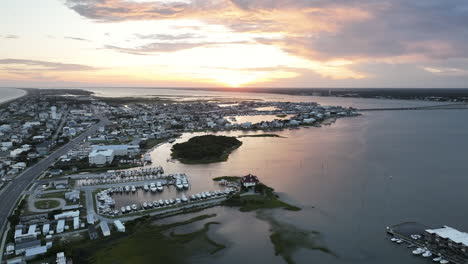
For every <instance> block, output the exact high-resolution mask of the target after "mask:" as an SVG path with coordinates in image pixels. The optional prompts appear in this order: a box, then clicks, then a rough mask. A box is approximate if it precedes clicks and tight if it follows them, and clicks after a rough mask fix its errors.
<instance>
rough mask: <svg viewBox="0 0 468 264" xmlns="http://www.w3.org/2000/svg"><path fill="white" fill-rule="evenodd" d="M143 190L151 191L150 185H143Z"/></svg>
mask: <svg viewBox="0 0 468 264" xmlns="http://www.w3.org/2000/svg"><path fill="white" fill-rule="evenodd" d="M143 190H145V192H147V191H149V187H148V184H145V185H143Z"/></svg>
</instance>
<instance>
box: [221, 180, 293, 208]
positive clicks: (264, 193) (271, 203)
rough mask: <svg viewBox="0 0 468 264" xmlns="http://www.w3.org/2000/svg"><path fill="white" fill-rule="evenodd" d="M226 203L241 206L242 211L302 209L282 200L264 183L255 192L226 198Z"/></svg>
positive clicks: (258, 185)
mask: <svg viewBox="0 0 468 264" xmlns="http://www.w3.org/2000/svg"><path fill="white" fill-rule="evenodd" d="M223 204H224V205H227V206H236V207H240V208H239V210H240V211H241V212H250V211H255V210H258V209H274V208H283V209H284V210H288V211H300V210H301V208H299V207H297V206H293V205H290V204H288V203H285V202H283V201H281V200H280V199H279V198H278V196H277V195H276V194H275V193H274V190H273V188H270V187H268V186H266V185H264V184H261V183H259V184H257V186H255V193H254V194H248V193H243V194H239V193H238V194H235V195H233V196H232V197H230V198H229V199H228V200H226V201H225V202H224V203H223Z"/></svg>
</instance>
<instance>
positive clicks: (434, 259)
mask: <svg viewBox="0 0 468 264" xmlns="http://www.w3.org/2000/svg"><path fill="white" fill-rule="evenodd" d="M441 260H442V257H437V258H433V259H432V261H434V262H439V261H441Z"/></svg>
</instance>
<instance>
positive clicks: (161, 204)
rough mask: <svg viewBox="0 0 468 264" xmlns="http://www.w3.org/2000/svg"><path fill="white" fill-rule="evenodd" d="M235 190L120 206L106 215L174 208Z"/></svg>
mask: <svg viewBox="0 0 468 264" xmlns="http://www.w3.org/2000/svg"><path fill="white" fill-rule="evenodd" d="M235 191H236V189H234V188H226V189H224V190H219V191H209V192H201V193H197V194H194V195H191V196H190V198H187V197H186V196H185V195H184V194H182V196H181V197H180V198H176V199H166V200H162V199H160V200H158V201H153V202H151V201H146V202H144V203H142V204H141V205H140V207H139V206H137V205H136V204H132V205H127V206H122V207H121V208H120V212H119V210H113V211H110V212H107V214H110V215H113V216H116V215H119V214H120V213H121V214H128V213H134V212H137V211H139V210H149V209H155V208H165V207H170V206H175V205H179V204H184V203H189V202H194V201H198V200H205V199H211V198H217V197H222V196H225V195H228V194H231V193H233V192H235Z"/></svg>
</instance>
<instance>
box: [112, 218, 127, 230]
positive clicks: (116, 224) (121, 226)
mask: <svg viewBox="0 0 468 264" xmlns="http://www.w3.org/2000/svg"><path fill="white" fill-rule="evenodd" d="M114 225H115V228H117V231H119V232H125V226H124V225H123V224H122V222H121V221H120V220H115V221H114Z"/></svg>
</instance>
